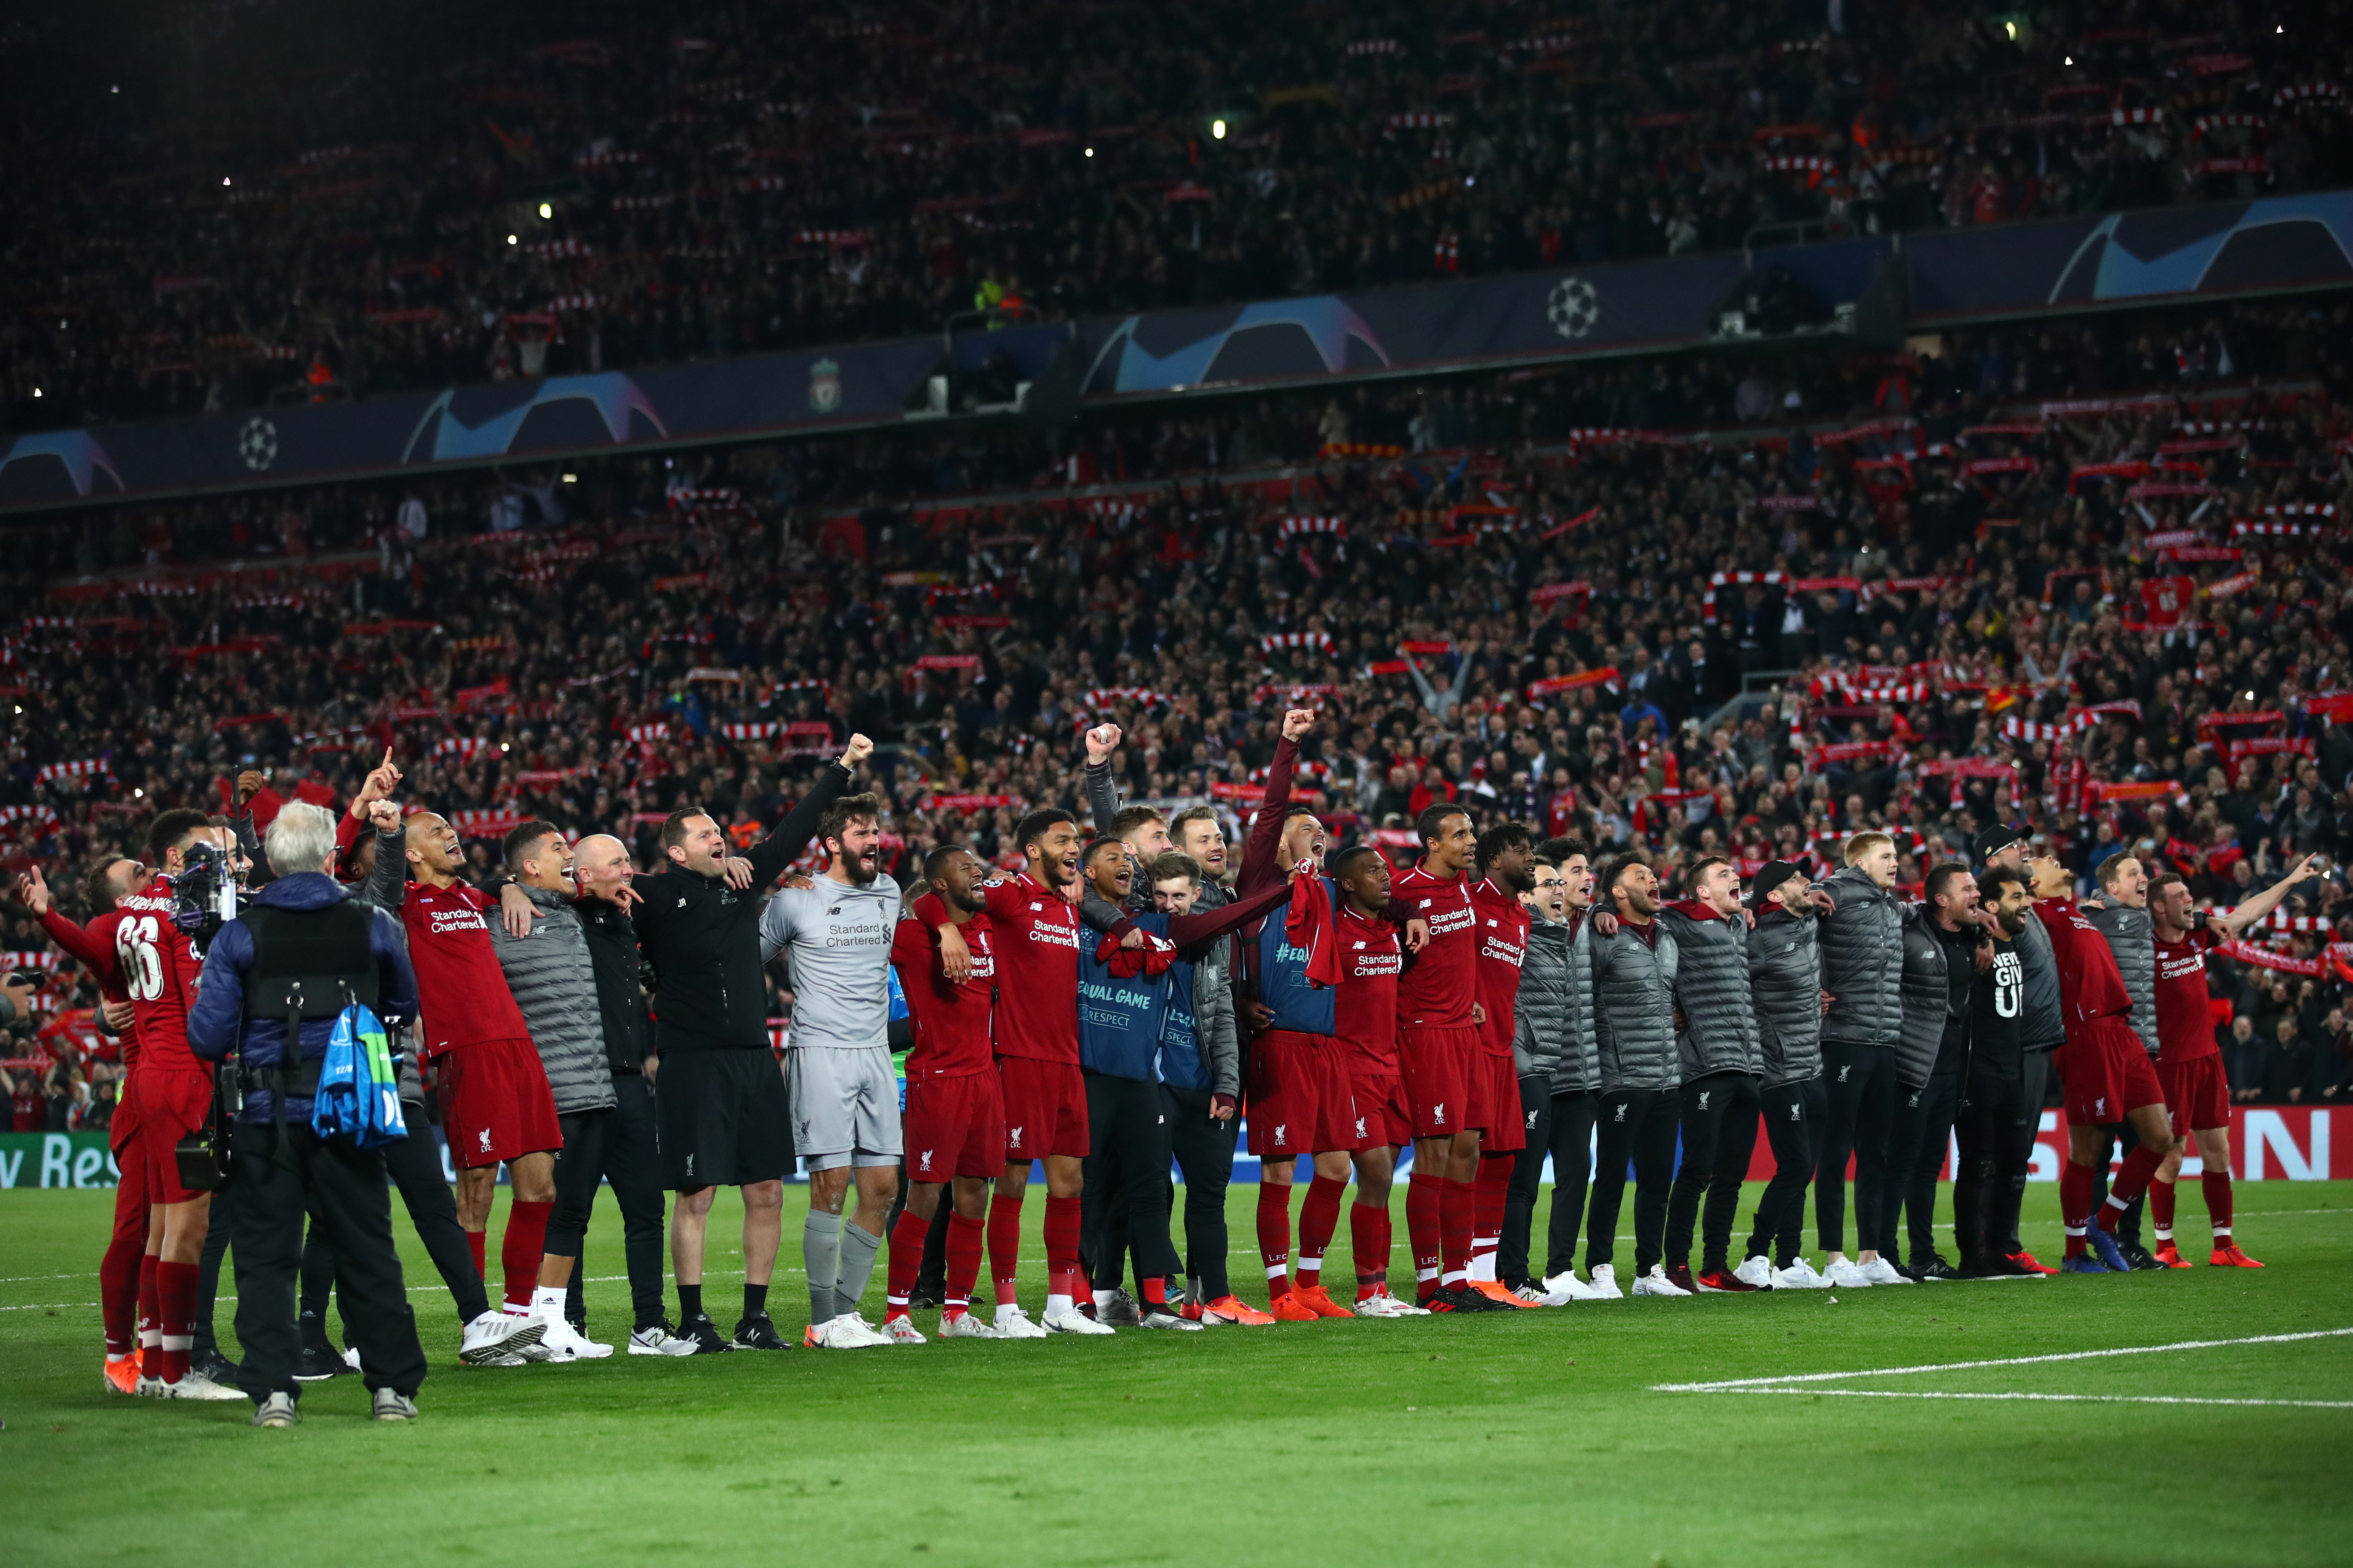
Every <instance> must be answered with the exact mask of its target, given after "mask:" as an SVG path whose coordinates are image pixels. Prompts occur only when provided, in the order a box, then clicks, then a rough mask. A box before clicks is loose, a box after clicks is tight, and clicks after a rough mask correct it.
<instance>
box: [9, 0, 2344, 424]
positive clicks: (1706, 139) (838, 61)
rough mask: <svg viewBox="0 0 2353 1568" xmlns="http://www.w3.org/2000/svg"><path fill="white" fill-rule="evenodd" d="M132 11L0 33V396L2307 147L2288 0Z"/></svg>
mask: <svg viewBox="0 0 2353 1568" xmlns="http://www.w3.org/2000/svg"><path fill="white" fill-rule="evenodd" d="M152 8H153V9H154V10H156V11H157V12H158V13H159V16H157V17H156V19H155V25H154V26H153V27H150V28H129V29H126V28H124V27H122V26H119V25H117V24H116V22H115V21H114V20H113V18H112V14H111V12H107V11H89V12H84V13H76V12H73V11H71V10H70V9H67V10H62V11H56V12H53V13H51V14H50V15H49V16H47V17H46V18H44V19H41V20H39V21H33V20H29V19H28V20H21V21H18V22H16V23H13V24H11V25H10V26H9V27H8V29H7V30H6V31H5V32H0V78H5V80H6V81H7V84H8V86H9V88H10V89H11V91H10V98H11V103H12V108H13V110H14V112H13V113H12V114H11V115H10V116H9V117H7V120H6V122H5V128H0V137H5V142H0V163H5V166H6V167H7V170H8V174H7V179H8V182H9V191H10V198H11V216H12V219H13V220H14V221H13V222H12V225H11V230H12V232H11V234H10V236H9V237H8V238H7V239H6V240H5V258H6V262H7V265H6V267H5V268H4V269H0V422H5V423H0V428H14V429H29V428H40V427H46V426H64V425H73V424H79V423H84V422H90V421H97V420H104V419H120V418H125V417H132V416H150V415H158V414H170V413H188V412H193V411H196V410H199V409H232V408H237V407H242V406H247V405H253V404H257V403H259V402H263V401H266V400H268V399H269V398H272V397H284V398H311V397H324V396H341V395H364V394H366V393H369V392H378V391H389V390H396V389H400V388H405V387H417V386H423V385H433V386H438V385H445V384H453V383H460V382H471V381H479V380H481V379H484V378H486V377H488V378H503V377H508V376H518V375H520V376H531V375H537V374H549V373H554V372H557V371H564V370H582V369H596V368H603V367H607V366H612V367H626V366H631V365H639V364H649V363H665V362H673V361H678V360H683V359H692V358H702V357H710V356H717V355H723V354H728V353H738V352H744V351H748V350H754V349H763V348H773V347H779V346H786V345H793V344H803V343H810V342H845V341H856V340H861V339H869V338H874V337H879V336H886V335H893V334H899V333H906V332H917V331H935V330H937V329H938V328H939V327H940V326H941V325H942V323H943V322H944V321H945V320H946V319H947V318H948V317H950V316H951V315H952V314H954V313H955V312H959V311H968V310H973V309H975V308H976V306H987V307H991V308H998V309H1003V310H1016V309H1018V310H1023V311H1027V312H1028V313H1029V314H1032V315H1038V316H1044V317H1049V318H1060V317H1069V316H1073V315H1077V314H1080V313H1083V312H1097V311H1109V312H1124V311H1128V310H1141V309H1145V308H1149V307H1154V306H1166V305H1176V304H1187V303H1209V302H1217V301H1225V300H1240V299H1250V298H1264V297H1269V296H1273V295H1279V294H1283V293H1286V292H1295V291H1310V290H1315V289H1343V288H1352V287H1365V286H1370V285H1378V284H1385V283H1398V282H1404V281H1410V280H1418V279H1428V278H1430V277H1433V276H1445V275H1451V274H1455V273H1466V274H1467V273H1472V272H1482V271H1492V270H1501V269H1510V268H1534V267H1539V266H1545V265H1551V264H1584V263H1588V262H1593V261H1599V260H1605V259H1609V260H1618V259H1629V258H1644V257H1652V256H1662V255H1667V254H1681V253H1688V252H1694V251H1705V250H1721V249H1725V248H1729V247H1736V246H1738V245H1740V244H1741V243H1742V242H1743V240H1744V238H1746V237H1748V236H1749V235H1750V234H1751V232H1752V231H1756V230H1758V229H1759V228H1760V227H1764V228H1773V227H1774V226H1778V233H1780V234H1781V236H1782V237H1785V238H1786V237H1791V236H1794V235H1797V234H1799V233H1800V232H1802V233H1806V234H1812V235H1820V234H1821V233H1824V232H1830V231H1831V230H1832V229H1841V228H1842V229H1851V230H1853V231H1856V232H1888V231H1893V230H1902V229H1917V228H1921V227H1927V226H1951V225H1964V224H1990V223H2000V222H2005V221H2010V220H2015V219H2022V218H2035V217H2046V216H2053V215H2063V214H2068V213H2080V212H2091V211H2104V210H2111V209H2117V208H2126V207H2140V206H2148V205H2163V204H2167V203H2173V202H2185V201H2203V200H2211V199H2219V198H2229V197H2238V196H2245V195H2255V194H2259V193H2269V192H2275V191H2295V190H2300V189H2307V188H2325V187H2328V186H2332V185H2337V184H2346V183H2348V182H2353V118H2348V113H2347V108H2348V106H2347V104H2346V102H2345V100H2344V97H2343V95H2342V92H2341V82H2342V79H2343V77H2344V75H2345V65H2346V51H2347V46H2348V34H2347V24H2346V21H2345V17H2344V16H2343V14H2341V13H2338V12H2337V11H2335V10H2333V9H2332V8H2329V7H2324V6H2313V5H2306V6H2296V7H2292V8H2289V9H2287V10H2284V11H2276V12H2274V11H2258V10H2254V9H2249V8H2244V7H2236V8H2225V9H2221V10H2219V11H2218V10H2217V9H2215V8H2214V7H2211V6H2208V5H2195V4H2191V3H2189V0H2139V3H2132V0H2119V3H2117V4H2115V5H2088V4H2085V5H2063V6H2057V7H2052V8H2047V9H2045V10H2043V11H2040V12H2036V13H2034V14H2032V15H2031V16H2028V15H2024V14H2021V13H2016V12H2010V13H1997V12H1996V11H1995V10H1994V9H1993V8H1991V7H1950V6H1947V7H1935V6H1926V5H1906V6H1859V5H1842V4H1841V3H1840V0H1829V3H1828V4H1827V5H1825V4H1823V3H1822V0H1764V3H1762V4H1757V5H1741V6H1735V5H1727V4H1724V3H1722V0H1709V3H1707V4H1703V5H1696V6H1672V7H1671V6H1638V5H1611V6H1604V7H1593V8H1584V9H1579V10H1576V11H1567V12H1563V11H1556V10H1555V9H1554V8H1550V7H1546V6H1543V5H1538V4H1535V0H1464V3H1462V4H1458V5H1449V6H1446V7H1442V8H1438V9H1432V8H1430V7H1427V6H1419V5H1406V4H1404V3H1403V0H1371V3H1369V4H1358V5H1340V4H1338V3H1336V0H1315V3H1312V4H1308V5H1300V6H1285V7H1279V8H1268V7H1265V6H1261V5H1248V4H1243V3H1239V0H1204V3H1202V4H1198V5H1187V6H1184V7H1181V8H1178V9H1176V10H1173V11H1171V10H1167V9H1166V8H1160V9H1155V8H1149V7H1146V6H1145V5H1137V4H1127V3H1124V0H1095V3H1090V4H1077V3H1075V0H1027V3H1023V0H938V3H936V4H934V3H929V0H926V3H923V4H916V3H913V0H872V3H863V4H855V5H841V6H830V5H828V6H814V7H802V6H778V5H752V4H749V3H739V4H734V5H710V6H706V7H702V8H700V9H698V10H697V11H695V12H694V13H692V14H691V15H681V13H680V12H679V11H678V10H676V9H675V8H670V7H643V6H631V5H620V4H618V3H617V0H571V3H567V4H565V5H561V6H557V5H552V4H547V3H545V0H527V3H519V4H515V5H505V6H497V7H482V6H474V5H470V6H459V5H455V4H452V3H451V0H421V3H419V4H417V5H406V6H400V7H393V8H381V7H379V8H363V9H359V10H354V9H353V8H351V7H340V6H335V7H298V6H295V5H290V4H283V3H280V0H244V3H243V4H240V5H185V4H180V3H178V0H174V3H173V4H170V5H165V4H164V3H163V0H153V5H152ZM126 33H127V34H128V36H126Z"/></svg>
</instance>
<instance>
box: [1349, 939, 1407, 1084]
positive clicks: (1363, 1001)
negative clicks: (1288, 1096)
mask: <svg viewBox="0 0 2353 1568" xmlns="http://www.w3.org/2000/svg"><path fill="white" fill-rule="evenodd" d="M1334 914H1335V921H1334V924H1335V931H1334V936H1335V940H1336V941H1337V942H1339V944H1340V962H1341V963H1342V964H1344V965H1345V967H1346V972H1347V978H1346V979H1345V980H1344V981H1342V982H1341V983H1340V989H1339V991H1338V992H1337V993H1336V994H1335V995H1334V996H1333V998H1332V1015H1333V1023H1332V1026H1333V1032H1334V1033H1335V1034H1337V1035H1338V1036H1339V1037H1340V1045H1341V1047H1342V1048H1343V1049H1344V1050H1345V1051H1346V1052H1347V1060H1348V1070H1349V1071H1350V1072H1352V1073H1362V1074H1365V1075H1366V1076H1369V1077H1389V1078H1394V1077H1396V1076H1397V1074H1398V1053H1397V1018H1398V972H1399V971H1400V970H1402V969H1403V968H1404V967H1405V958H1404V955H1403V953H1402V952H1401V951H1400V950H1399V948H1398V932H1397V927H1395V926H1393V925H1391V924H1389V922H1388V921H1385V920H1383V919H1381V918H1380V917H1379V916H1377V915H1360V914H1358V913H1356V910H1354V909H1352V908H1350V907H1349V905H1348V902H1347V900H1345V899H1343V900H1338V907H1337V908H1336V909H1335V910H1334Z"/></svg>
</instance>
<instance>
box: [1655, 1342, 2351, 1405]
mask: <svg viewBox="0 0 2353 1568" xmlns="http://www.w3.org/2000/svg"><path fill="white" fill-rule="evenodd" d="M2347 1334H2353V1329H2311V1330H2307V1331H2305V1332H2302V1333H2295V1334H2252V1335H2249V1336H2248V1337H2247V1338H2245V1339H2237V1340H2179V1341H2176V1342H2174V1343H2172V1344H2169V1345H2126V1346H2122V1347H2120V1348H2117V1349H2115V1350H2104V1351H2066V1352H2062V1353H2059V1354H2056V1355H2021V1356H2002V1357H2000V1358H1998V1359H1996V1360H1992V1361H1947V1362H1936V1363H1930V1364H1928V1365H1926V1366H1876V1367H1863V1368H1861V1369H1859V1370H1857V1371H1853V1372H1797V1373H1784V1374H1782V1375H1781V1376H1778V1377H1734V1378H1727V1379H1725V1381H1723V1382H1721V1383H1658V1384H1651V1392H1652V1393H1653V1394H1725V1393H1733V1392H1749V1391H1753V1390H1757V1389H1766V1388H1771V1387H1775V1386H1777V1385H1788V1384H1810V1383H1834V1382H1837V1381H1839V1380H1841V1379H1842V1378H1850V1377H1907V1376H1910V1375H1912V1374H1914V1373H1923V1372H1974V1371H1977V1370H1978V1369H1980V1368H1983V1367H1989V1366H2042V1365H2047V1364H2048V1363H2052V1362H2063V1361H2096V1360H2100V1359H2103V1358H2105V1357H2108V1356H2120V1355H2157V1354H2159V1353H2161V1352H2166V1351H2205V1350H2216V1349H2220V1348H2221V1347H2223V1346H2226V1345H2282V1344H2289V1343H2292V1342H2295V1341H2298V1340H2327V1339H2337V1338H2339V1337H2341V1336H2344V1335H2347Z"/></svg>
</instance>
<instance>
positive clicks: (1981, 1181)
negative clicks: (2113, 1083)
mask: <svg viewBox="0 0 2353 1568" xmlns="http://www.w3.org/2000/svg"><path fill="white" fill-rule="evenodd" d="M1978 903H1979V906H1980V907H1981V908H1983V909H1984V910H1985V911H1986V912H1987V913H1988V914H1989V915H1990V916H1991V917H1992V925H1991V926H1990V928H1989V930H1988V932H1987V934H1988V935H1989V937H1990V938H1991V939H1992V945H1993V963H1992V964H1991V966H1990V967H1989V968H1988V969H1987V970H1986V972H1985V973H1984V974H1983V975H1982V976H1981V977H1980V978H1979V979H1978V983H1977V984H1976V985H1975V986H1974V988H1973V990H1972V993H1971V996H1970V1003H1969V1005H1970V1012H1971V1016H1970V1020H1969V1060H1968V1070H1967V1071H1966V1072H1965V1073H1964V1074H1963V1076H1962V1079H1961V1098H1960V1106H1959V1113H1958V1115H1957V1117H1956V1118H1955V1119H1954V1122H1953V1138H1954V1142H1955V1143H1956V1145H1957V1150H1958V1152H1957V1155H1956V1157H1955V1159H1954V1162H1953V1247H1954V1249H1955V1251H1957V1253H1958V1254H1959V1255H1960V1274H1961V1278H1963V1279H2021V1278H2025V1279H2041V1278H2042V1274H2041V1271H2040V1270H2037V1269H2033V1268H2028V1267H2027V1266H2026V1265H2025V1264H2023V1263H2021V1262H2019V1261H2018V1260H2017V1259H2015V1258H2010V1257H2009V1256H2008V1243H2007V1237H2009V1236H2010V1231H2011V1230H2012V1228H2013V1227H2014V1226H2016V1225H2017V1216H2016V1213H2015V1210H2016V1207H2017V1203H2018V1198H2017V1194H2019V1193H2020V1192H2021V1191H2023V1190H2024V1189H2023V1188H2022V1187H2021V1186H2019V1185H2015V1184H2013V1183H2012V1177H2013V1176H2014V1175H2016V1172H2015V1171H2014V1170H2013V1169H2012V1167H2013V1166H2014V1165H2016V1164H2018V1163H2020V1151H2019V1148H2018V1142H2017V1139H2016V1138H2015V1137H2013V1136H2012V1134H2011V1129H2012V1128H2014V1127H2015V1126H2016V1125H2017V1122H2018V1118H2019V1115H2020V1112H2021V1109H2022V1108H2021V1106H2020V1104H2019V1100H2020V1098H2021V1095H2022V1093H2023V1091H2024V1085H2025V1062H2026V1056H2027V1052H2026V1036H2025V1031H2024V1029H2023V1027H2022V1020H2023V1019H2024V1016H2025V1013H2026V963H2025V956H2024V954H2023V953H2022V952H2021V942H2020V941H2019V939H2020V938H2021V936H2023V935H2024V934H2025V933H2026V931H2027V928H2028V927H2030V926H2031V925H2033V924H2034V921H2033V918H2032V916H2031V912H2030V911H2031V909H2032V908H2033V903H2034V900H2033V897H2032V896H2031V894H2029V893H2028V892H2027V890H2026V879H2025V878H2024V877H2023V876H2022V875H2021V874H2020V873H2019V872H2018V871H2016V870H2014V869H2012V868H2010V867H2008V866H1992V867H1989V868H1987V869H1986V874H1985V875H1984V876H1983V877H1982V878H1980V879H1978ZM2203 995H2204V993H2203V990H2202V989H2201V991H2200V1006H2199V1018H2200V1021H2201V1022H2202V1021H2203V1020H2204V1018H2205V1016H2206V1015H2205V1005H2204V1002H2203ZM2038 1109H2039V1108H2038ZM1923 1163H1926V1162H1925V1160H1924V1161H1923Z"/></svg>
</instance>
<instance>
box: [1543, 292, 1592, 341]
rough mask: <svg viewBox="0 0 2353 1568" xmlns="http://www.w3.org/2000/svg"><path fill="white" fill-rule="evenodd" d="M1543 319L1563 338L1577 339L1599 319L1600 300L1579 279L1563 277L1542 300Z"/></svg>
mask: <svg viewBox="0 0 2353 1568" xmlns="http://www.w3.org/2000/svg"><path fill="white" fill-rule="evenodd" d="M1545 319H1546V321H1550V322H1551V323H1552V330H1553V331H1556V332H1558V333H1559V334H1560V335H1561V336H1562V337H1564V338H1581V337H1583V336H1584V335H1585V334H1586V333H1588V332H1589V331H1592V330H1593V325H1594V323H1595V322H1596V321H1599V320H1601V299H1600V296H1599V295H1598V294H1596V293H1595V292H1594V290H1593V285H1592V284H1590V283H1588V282H1587V281H1586V280H1585V279H1582V278H1564V279H1561V280H1560V281H1559V282H1557V283H1556V284H1554V285H1553V286H1552V293H1551V294H1550V295H1548V296H1546V300H1545Z"/></svg>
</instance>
